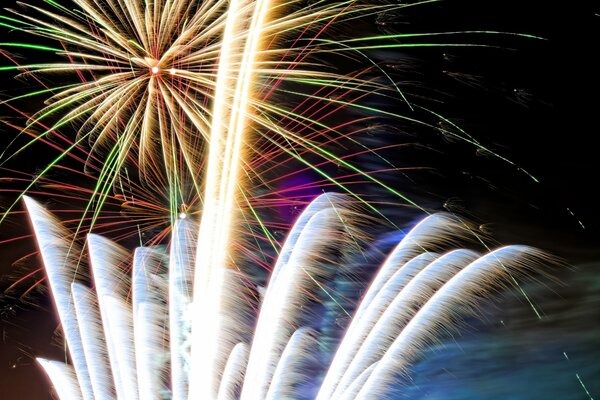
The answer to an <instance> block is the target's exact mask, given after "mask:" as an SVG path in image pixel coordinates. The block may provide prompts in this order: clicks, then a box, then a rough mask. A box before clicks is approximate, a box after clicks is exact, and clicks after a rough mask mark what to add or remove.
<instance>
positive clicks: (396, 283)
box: [317, 247, 437, 399]
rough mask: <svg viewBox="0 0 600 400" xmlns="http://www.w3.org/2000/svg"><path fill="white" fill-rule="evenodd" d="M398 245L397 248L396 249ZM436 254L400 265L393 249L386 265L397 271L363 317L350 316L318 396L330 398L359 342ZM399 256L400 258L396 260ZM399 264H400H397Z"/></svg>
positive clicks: (424, 255) (397, 254)
mask: <svg viewBox="0 0 600 400" xmlns="http://www.w3.org/2000/svg"><path fill="white" fill-rule="evenodd" d="M397 249H398V247H396V250H397ZM436 257H437V254H434V253H423V254H420V255H418V256H416V257H415V258H413V259H412V260H410V261H408V262H407V263H406V264H404V265H402V264H401V263H402V261H403V260H404V253H403V252H398V251H394V252H393V253H392V254H391V255H390V257H388V259H387V260H386V261H385V263H386V264H392V265H396V268H398V270H397V271H396V272H395V273H394V275H393V276H392V277H391V278H390V280H389V281H388V282H386V284H385V285H384V286H383V289H382V290H381V291H380V293H378V295H377V297H375V298H374V299H373V302H372V304H370V305H369V307H368V308H366V309H365V313H364V315H363V317H362V318H360V319H357V318H353V319H352V322H351V323H350V326H349V327H348V329H347V330H346V333H345V334H344V337H343V340H342V342H341V343H340V346H339V347H338V349H337V351H336V354H335V357H334V358H333V361H332V363H331V365H330V367H329V369H328V370H327V375H326V376H325V379H324V381H323V385H322V389H321V390H320V391H319V394H318V397H317V398H318V399H329V398H331V396H332V395H333V391H334V389H335V388H336V387H337V384H338V383H339V381H340V379H341V378H342V375H343V374H344V372H345V371H346V370H347V368H348V366H349V365H350V362H351V361H352V359H353V357H354V356H355V355H356V353H357V352H358V350H359V349H360V346H361V344H362V343H363V341H364V340H365V338H366V337H367V335H368V334H369V332H370V331H371V329H372V328H373V326H374V325H375V323H376V322H377V320H378V319H379V317H380V316H381V314H382V313H383V312H384V311H385V309H386V308H387V307H388V306H389V304H390V303H391V302H392V301H393V300H394V297H395V296H396V294H397V293H399V292H400V291H401V290H402V289H403V288H404V286H406V284H407V283H408V282H409V281H410V280H411V279H412V278H414V276H415V275H416V274H418V273H419V272H420V271H421V270H422V269H423V268H425V267H426V266H427V265H429V264H430V263H431V262H432V261H433V260H435V258H436ZM398 259H399V260H398ZM399 263H400V264H399Z"/></svg>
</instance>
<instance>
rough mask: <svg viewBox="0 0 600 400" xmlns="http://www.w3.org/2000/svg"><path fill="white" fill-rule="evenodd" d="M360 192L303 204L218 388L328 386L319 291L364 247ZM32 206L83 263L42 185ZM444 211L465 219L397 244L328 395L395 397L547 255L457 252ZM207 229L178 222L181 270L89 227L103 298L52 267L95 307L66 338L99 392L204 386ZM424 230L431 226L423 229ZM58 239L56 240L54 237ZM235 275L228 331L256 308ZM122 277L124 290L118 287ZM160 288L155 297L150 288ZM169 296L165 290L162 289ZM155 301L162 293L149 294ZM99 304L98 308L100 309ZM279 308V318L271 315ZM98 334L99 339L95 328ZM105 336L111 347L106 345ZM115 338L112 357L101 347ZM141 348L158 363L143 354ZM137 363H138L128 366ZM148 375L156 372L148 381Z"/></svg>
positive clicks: (70, 378) (59, 259)
mask: <svg viewBox="0 0 600 400" xmlns="http://www.w3.org/2000/svg"><path fill="white" fill-rule="evenodd" d="M348 200H349V199H348V198H344V197H343V196H339V195H323V196H321V197H320V198H318V199H316V200H315V202H314V203H313V204H312V205H311V206H309V207H308V208H307V210H306V211H305V214H302V215H301V216H300V218H299V220H298V225H297V226H296V227H295V228H294V229H293V230H292V234H290V236H289V238H288V241H287V242H286V244H285V245H284V249H286V251H285V252H284V253H282V255H281V258H280V260H279V261H280V262H279V263H278V268H277V273H276V274H274V275H273V277H272V279H271V282H270V284H269V286H268V289H267V294H266V295H265V297H264V299H263V302H262V305H261V309H260V313H259V316H258V319H259V321H262V322H259V323H258V325H257V327H256V330H255V332H254V340H252V332H250V331H248V332H246V333H245V334H244V335H239V336H236V338H237V339H238V340H239V342H238V343H237V344H235V345H234V346H233V347H232V348H231V349H225V350H222V354H220V356H221V357H222V358H223V359H225V360H226V362H225V363H220V362H219V360H218V359H215V360H213V362H214V365H213V366H212V368H213V370H215V371H216V372H217V373H218V374H219V375H220V376H221V377H222V378H221V380H220V382H219V387H218V388H217V392H216V394H215V398H217V399H218V400H221V399H223V400H224V399H230V398H235V396H236V395H235V394H236V393H240V390H241V393H242V395H243V396H245V398H248V399H266V398H273V399H274V398H279V397H281V396H290V397H291V398H304V397H306V396H313V395H316V391H314V390H313V389H307V387H310V385H312V386H313V388H316V385H317V384H318V382H319V380H320V379H319V375H321V374H322V373H323V372H318V371H324V366H323V365H322V362H323V359H325V358H326V357H323V355H322V354H321V353H320V351H318V350H317V349H319V348H322V347H321V340H322V338H323V336H322V335H323V334H322V333H319V330H316V329H315V328H314V326H315V325H314V324H315V321H314V318H315V316H318V315H322V314H321V313H318V312H317V313H316V314H315V311H316V310H315V309H313V308H312V307H314V304H315V301H317V303H319V302H320V301H322V300H323V299H324V298H325V297H326V296H325V294H324V293H323V291H322V286H324V284H326V283H327V282H328V281H330V280H331V279H332V276H333V275H332V274H336V275H337V274H338V273H340V271H342V272H343V271H344V270H346V272H347V273H349V272H350V270H349V269H347V267H348V265H349V264H348V263H347V260H348V259H347V258H346V255H351V254H355V253H356V251H358V250H359V249H357V247H356V239H348V238H349V237H360V236H359V235H360V229H358V227H354V228H352V226H349V225H348V224H347V222H350V221H358V220H360V217H359V211H358V210H356V209H353V207H352V205H351V202H349V201H348ZM327 204H329V206H327ZM27 207H28V210H29V212H30V213H31V214H30V215H31V220H32V223H33V225H34V227H35V231H36V234H37V239H38V243H39V244H40V247H41V249H42V252H43V254H44V255H45V257H44V260H45V263H46V264H45V267H46V270H47V271H48V273H49V274H50V275H53V274H54V272H53V271H56V270H58V269H61V268H63V267H64V266H65V265H70V266H71V268H75V267H76V266H77V265H78V264H77V263H76V262H74V261H73V260H72V259H69V258H68V257H67V254H68V249H69V248H70V247H71V244H70V243H69V241H68V240H65V239H64V237H63V236H62V233H61V228H60V227H59V226H58V222H57V221H56V219H55V218H53V217H52V216H51V215H50V214H49V213H48V212H46V211H45V210H43V209H42V208H41V207H40V206H39V205H37V204H36V203H35V202H34V201H33V200H31V199H27ZM428 220H429V221H428ZM442 221H452V219H451V218H446V219H444V218H440V217H439V216H432V217H429V218H427V219H426V220H425V221H424V222H422V223H421V224H419V225H418V226H417V227H416V228H415V229H414V230H413V231H412V232H409V233H408V235H407V236H406V238H404V239H403V241H401V242H400V243H399V245H398V246H397V248H407V247H408V248H410V247H411V246H414V250H415V251H414V252H415V253H416V252H418V249H421V252H420V255H419V254H414V255H413V257H412V258H410V257H409V258H407V259H405V260H404V261H400V259H399V258H398V257H390V258H388V261H387V262H386V264H388V268H390V267H389V263H390V260H392V259H396V261H398V263H395V266H394V268H393V269H394V271H393V273H392V274H391V275H389V277H388V278H387V279H386V282H384V284H383V288H385V290H383V291H381V292H380V293H378V294H376V295H374V296H373V297H372V298H371V300H370V301H369V303H368V304H367V305H366V306H364V307H362V308H363V309H364V312H363V317H362V318H361V319H362V320H363V321H367V322H366V323H362V321H360V322H361V323H358V324H357V325H356V327H358V328H354V329H355V330H357V329H359V330H361V332H363V333H361V334H360V338H359V339H357V338H356V335H354V334H352V333H351V332H350V331H349V332H348V334H347V335H346V336H345V337H344V338H343V339H342V344H341V346H340V348H339V350H338V351H337V353H336V356H335V357H334V360H333V362H332V364H331V367H330V368H329V374H328V379H331V378H330V377H331V376H336V377H338V378H335V379H334V382H333V385H328V387H325V386H323V387H322V392H321V394H320V396H323V395H324V394H323V393H326V392H327V393H331V390H332V389H331V388H332V387H333V388H335V390H336V393H334V396H335V398H341V399H351V398H354V397H357V396H358V398H365V399H368V398H375V397H376V398H388V397H387V395H388V394H389V393H391V391H394V390H396V389H397V388H398V386H397V385H396V377H397V376H398V374H403V373H406V371H407V368H408V366H409V365H410V363H411V362H413V361H414V360H415V359H416V358H417V357H418V356H419V354H420V352H421V351H422V350H424V348H425V347H426V346H427V345H428V344H429V343H432V341H434V340H435V339H436V338H437V337H438V336H439V335H441V334H443V333H448V332H452V331H453V330H454V329H456V328H455V326H454V325H455V323H456V321H457V318H458V317H461V316H464V312H466V313H467V314H472V313H474V312H476V308H475V307H476V303H477V301H478V300H479V299H482V298H484V295H485V294H487V293H489V292H490V291H491V290H496V289H497V288H500V287H502V286H503V285H506V284H509V283H510V280H509V279H508V277H509V276H513V277H514V276H525V275H527V274H529V273H530V272H531V271H532V270H533V269H534V268H535V267H536V266H537V265H539V264H540V262H542V261H544V256H543V254H541V253H540V252H539V251H537V250H535V249H532V248H529V247H526V246H508V247H503V248H500V249H498V250H496V251H494V252H491V253H488V254H486V255H484V256H482V257H480V258H477V257H476V256H475V253H474V252H472V251H468V250H454V251H450V252H448V251H447V250H448V248H452V247H453V243H455V242H456V240H457V239H456V238H458V237H460V235H461V234H462V232H461V231H458V232H453V234H451V232H452V231H453V229H452V228H451V226H447V227H446V229H441V227H440V226H439V223H440V222H442ZM436 224H437V225H436ZM455 226H459V225H455ZM427 228H429V229H427ZM352 229H354V230H352ZM194 231H195V229H194V227H193V226H190V223H189V221H188V220H185V219H182V220H180V221H179V222H178V223H177V226H176V227H175V229H174V232H175V233H176V234H175V238H174V239H176V241H175V242H174V243H173V245H172V248H171V252H172V253H171V257H170V263H171V265H170V266H169V269H168V271H169V272H168V273H167V270H166V268H164V266H161V265H163V264H162V263H163V260H165V258H164V256H163V255H162V254H160V253H158V252H157V249H156V248H154V249H153V248H138V249H137V250H136V252H135V256H134V259H133V264H134V267H133V271H132V275H133V277H132V280H131V281H129V280H128V279H127V277H126V276H125V274H124V271H125V269H126V268H127V264H128V263H125V264H123V260H124V259H127V257H126V256H125V255H124V254H123V253H122V249H120V248H119V247H117V246H116V245H115V244H114V243H112V242H110V241H109V240H106V239H102V238H100V237H98V236H96V235H90V236H89V239H88V240H89V242H88V245H89V250H90V258H91V264H92V270H93V274H94V279H95V282H96V290H95V292H96V293H95V294H96V299H97V302H96V301H95V300H94V295H93V293H94V292H93V291H91V290H89V289H86V288H85V287H84V286H82V284H80V283H74V284H71V282H72V277H71V276H66V275H64V274H63V275H54V277H53V278H52V280H53V281H54V282H55V284H54V285H52V286H51V290H52V293H53V297H54V300H55V302H56V304H57V306H59V302H65V299H70V298H72V297H74V298H75V303H76V309H77V308H81V307H82V306H83V308H85V309H86V313H85V314H86V315H85V316H83V315H82V313H80V312H79V311H77V312H76V313H75V314H73V313H71V314H69V315H67V316H66V318H65V322H64V323H63V329H65V328H64V327H68V326H74V327H75V328H74V330H73V331H72V332H71V335H68V338H67V341H68V346H69V350H70V353H71V354H73V353H74V352H75V351H74V349H78V350H79V351H80V352H81V353H79V356H82V357H84V360H83V361H84V365H83V367H84V368H85V370H86V371H90V374H91V376H92V384H91V387H92V388H93V390H94V393H100V392H106V393H110V391H111V390H112V388H113V387H114V388H115V389H116V392H117V394H118V396H119V398H125V399H138V398H140V399H141V398H155V397H154V396H156V393H157V392H161V393H165V395H168V391H169V390H170V389H169V388H172V394H171V398H174V399H185V398H189V399H192V398H193V397H192V396H186V395H185V393H186V392H188V382H189V383H190V384H191V381H192V379H190V378H191V377H192V376H193V375H191V372H190V371H189V370H188V369H187V368H186V365H187V364H186V360H188V359H189V356H190V355H191V354H192V353H191V351H192V350H191V349H193V348H194V345H195V343H194V342H193V341H194V340H195V339H196V338H195V337H193V336H191V338H192V339H191V340H192V343H190V346H186V345H182V344H183V343H182V342H184V341H185V338H186V337H188V333H189V327H190V325H191V323H192V321H193V320H195V319H197V318H198V317H202V316H197V315H191V314H189V313H187V311H188V310H189V302H190V300H191V301H192V302H193V301H196V299H195V298H190V292H189V290H190V288H191V282H190V278H191V276H192V269H193V267H194V261H193V252H194V249H195V248H196V246H195V243H194V241H196V240H199V239H198V238H196V237H195V235H194V234H193V232H194ZM342 232H346V234H345V235H344V234H341V233H342ZM441 232H446V233H447V234H448V236H443V235H442V236H440V237H438V238H437V240H435V239H434V236H435V235H438V234H440V233H441ZM449 233H450V234H449ZM453 236H454V237H453ZM417 237H421V238H424V239H425V240H423V241H415V238H417ZM405 240H406V242H404V241H405ZM49 243H52V244H53V248H52V249H50V248H49V246H48V244H49ZM444 248H445V250H444ZM431 249H439V250H440V251H441V252H440V254H441V255H440V256H437V255H436V254H434V253H431V252H430V251H431ZM396 253H397V252H396ZM49 254H53V256H49ZM344 254H346V255H344ZM344 260H346V261H344ZM473 260H474V261H473ZM66 262H68V264H66ZM67 270H69V268H67ZM161 271H163V272H161ZM142 272H143V273H142ZM226 272H227V274H224V276H225V277H226V278H225V280H226V281H227V280H228V277H229V278H230V277H232V276H234V277H235V275H231V274H230V272H234V271H232V270H228V271H226ZM167 275H170V278H169V279H171V282H169V283H168V284H167V283H166V282H164V279H165V277H166V276H167ZM173 281H175V282H173ZM130 282H131V283H130ZM244 284H246V283H244ZM225 288H227V289H228V290H224V291H223V297H224V298H225V301H224V302H225V303H227V302H229V303H232V304H234V305H235V307H224V308H223V315H222V317H224V318H225V319H226V320H228V321H232V322H233V325H227V324H218V327H219V328H218V329H221V331H220V332H219V333H220V334H221V335H225V336H227V335H231V332H230V329H231V327H232V326H236V325H237V324H238V322H241V323H242V324H245V323H247V322H244V321H247V320H248V318H249V317H250V316H253V315H254V313H253V311H252V307H249V305H248V304H247V298H245V297H243V296H238V295H237V294H238V292H239V291H240V289H242V286H240V285H239V284H238V286H237V287H235V288H234V287H232V286H231V287H230V286H227V285H225ZM110 289H116V290H113V291H112V292H109V290H110ZM149 289H151V290H150V291H148V290H149ZM129 290H131V291H132V297H131V301H130V300H126V298H125V297H123V296H126V294H127V293H128V292H129ZM173 291H175V292H176V293H173ZM149 295H151V298H149V297H147V296H149ZM193 296H195V294H194V295H193ZM167 297H169V298H171V299H182V301H181V300H180V301H178V302H177V303H176V304H169V308H170V310H168V309H167V307H166V304H165V301H166V300H165V299H166V298H167ZM82 298H83V299H85V300H84V301H83V302H82V301H80V300H81V299H82ZM158 299H162V300H159V302H158V303H154V302H155V301H156V300H158ZM318 299H321V300H320V301H319V300H318ZM144 304H146V305H149V306H150V307H146V308H144ZM176 308H177V309H176ZM93 310H95V311H93ZM88 311H90V312H88ZM106 311H108V312H106ZM140 311H142V312H141V313H140ZM144 311H147V312H144ZM340 312H341V311H340ZM168 314H169V315H168ZM94 315H95V318H96V319H97V321H96V322H93V321H91V319H94V317H93V316H94ZM99 316H101V317H99ZM273 318H275V319H273ZM169 319H171V321H173V319H175V320H177V321H178V324H177V327H176V329H167V328H166V326H167V325H168V323H167V321H168V320H169ZM267 319H268V320H269V322H270V324H271V326H264V325H265V320H267ZM204 322H205V324H208V323H211V321H204ZM324 322H325V321H319V322H318V324H317V325H318V326H322V324H323V323H324ZM171 324H172V322H171ZM251 325H252V324H249V326H251ZM101 326H102V328H103V329H102V328H101ZM271 327H272V328H273V329H271ZM165 329H167V330H169V333H168V337H173V339H175V340H171V341H170V343H169V348H170V350H169V349H167V348H166V347H164V346H165V344H166V342H167V341H169V340H168V339H167V338H166V336H165V335H166V330H165ZM218 329H217V330H218ZM74 335H80V336H79V337H81V338H83V340H82V341H81V342H80V344H79V345H78V344H77V343H78V342H73V340H72V339H70V338H72V337H73V336H74ZM90 338H92V339H93V340H88V339H90ZM134 338H135V339H134ZM177 338H178V339H177ZM157 339H158V341H157ZM104 342H105V343H106V347H103V343H104ZM345 342H349V343H350V344H351V345H352V346H355V347H356V348H357V349H360V350H359V351H357V352H354V354H353V355H352V358H353V360H352V363H350V364H347V363H346V361H344V360H348V357H347V354H346V353H345V350H344V349H347V348H349V347H348V345H347V344H345ZM73 343H74V344H75V346H74V345H73ZM78 346H79V347H78ZM148 346H149V347H148ZM352 346H350V348H351V347H352ZM190 347H191V349H190ZM373 347H377V351H373V349H372V348H373ZM106 350H108V351H107V353H108V358H109V360H106V358H105V357H104V356H103V355H102V354H105V353H106ZM150 352H152V355H153V356H154V357H153V359H152V360H153V362H149V360H150V358H149V356H150ZM168 352H170V353H171V354H170V357H171V359H172V360H175V361H176V362H177V363H178V366H176V365H177V364H176V365H173V366H172V367H171V368H170V371H166V370H163V369H162V366H161V364H160V362H164V361H165V360H166V359H167V358H168V357H169V355H168V354H167V353H168ZM265 352H268V353H265ZM157 353H159V354H157ZM174 353H177V354H174ZM249 353H250V356H249ZM257 355H260V356H262V355H267V357H258V361H256V359H257ZM76 356H77V353H76ZM398 357H400V358H398ZM253 358H254V360H253ZM340 358H341V360H342V361H341V362H340V361H339V360H338V359H340ZM136 360H137V362H138V365H137V368H135V364H136ZM161 360H162V361H161ZM398 360H402V361H398ZM157 361H158V362H159V363H158V364H157V363H156V362H157ZM39 362H40V364H42V366H43V367H44V368H45V369H46V371H47V373H48V375H49V377H50V378H51V380H52V382H53V384H54V385H55V386H56V387H57V391H58V393H59V396H61V399H63V400H71V399H81V398H84V397H83V394H82V393H83V391H84V390H85V388H86V385H87V383H86V381H82V380H81V379H80V378H79V377H77V378H76V377H75V376H74V371H73V370H72V368H71V367H69V366H68V365H66V364H63V363H58V362H53V361H47V360H39ZM142 362H143V363H146V364H143V365H140V363H142ZM107 363H109V364H110V368H111V369H112V377H113V379H112V381H114V386H113V385H112V381H111V380H110V379H108V381H107V380H106V376H105V375H103V374H102V373H98V372H100V371H101V370H104V371H105V370H106V368H107V366H108V364H107ZM163 365H164V364H163ZM335 365H338V366H339V365H343V367H342V368H341V374H339V373H338V372H337V371H338V370H339V369H340V368H339V367H337V368H336V369H335V371H334V369H333V366H335ZM126 366H127V367H129V368H132V369H127V370H125V369H124V367H126ZM261 368H263V369H261ZM176 371H179V372H176ZM167 374H168V376H167ZM196 378H197V377H194V379H196ZM102 382H104V383H103V384H104V385H105V387H103V388H100V387H99V386H98V384H102ZM138 382H143V384H142V385H141V386H140V387H139V392H138V385H137V383H138ZM307 384H308V385H309V386H306V385H307ZM144 385H149V386H144ZM148 387H152V388H153V390H155V391H154V392H153V394H154V396H152V395H151V394H150V393H149V392H148V393H147V395H145V394H144V391H145V390H146V389H147V388H148ZM176 388H177V389H176ZM305 390H308V391H306V392H305ZM96 396H97V397H96V398H98V397H99V396H100V395H96ZM100 398H105V397H100ZM326 398H327V397H326ZM331 398H333V397H331Z"/></svg>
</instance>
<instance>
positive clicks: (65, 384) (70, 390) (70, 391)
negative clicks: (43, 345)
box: [35, 358, 82, 400]
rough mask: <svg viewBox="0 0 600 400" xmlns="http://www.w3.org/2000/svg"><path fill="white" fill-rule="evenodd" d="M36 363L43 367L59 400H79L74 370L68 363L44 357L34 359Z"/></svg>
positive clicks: (79, 391) (79, 395) (79, 393)
mask: <svg viewBox="0 0 600 400" xmlns="http://www.w3.org/2000/svg"><path fill="white" fill-rule="evenodd" d="M35 360H36V361H37V362H38V364H40V365H41V366H42V368H44V371H45V372H46V375H48V377H49V378H50V381H52V384H53V385H54V390H56V393H57V394H58V397H59V398H60V399H61V400H81V399H82V397H81V390H80V389H79V385H78V384H77V376H75V370H74V369H73V367H71V366H70V365H68V364H65V363H62V362H60V361H52V360H46V359H44V358H36V359H35Z"/></svg>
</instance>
